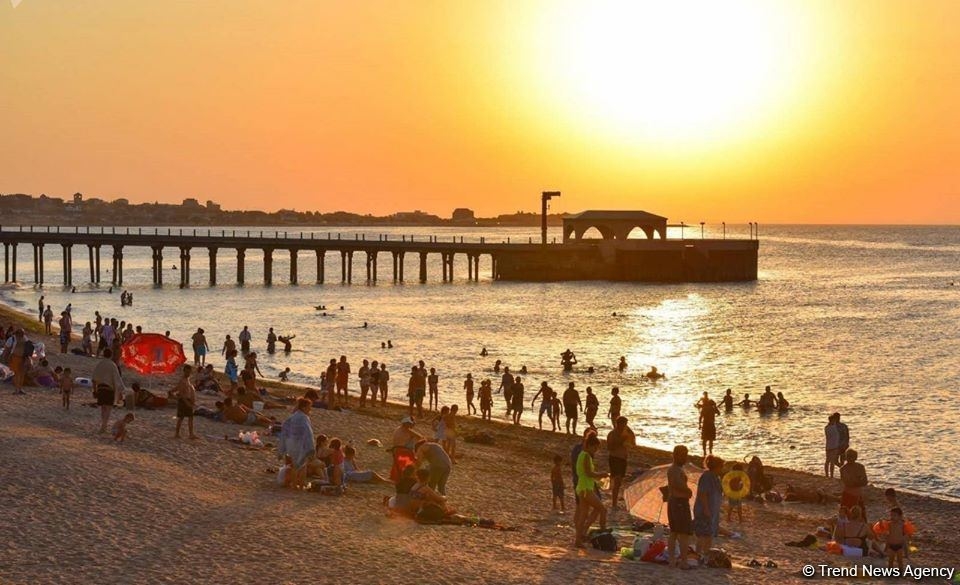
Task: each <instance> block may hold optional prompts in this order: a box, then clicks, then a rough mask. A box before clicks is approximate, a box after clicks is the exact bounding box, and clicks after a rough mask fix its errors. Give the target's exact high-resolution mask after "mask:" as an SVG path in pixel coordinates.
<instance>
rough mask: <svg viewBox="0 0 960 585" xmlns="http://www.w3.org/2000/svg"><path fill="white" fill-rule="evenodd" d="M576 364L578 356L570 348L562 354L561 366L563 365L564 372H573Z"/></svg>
mask: <svg viewBox="0 0 960 585" xmlns="http://www.w3.org/2000/svg"><path fill="white" fill-rule="evenodd" d="M575 363H577V356H576V354H574V353H573V352H572V351H570V348H567V350H566V351H565V352H563V353H561V354H560V364H561V365H563V371H564V372H569V371H570V370H572V369H573V365H574V364H575Z"/></svg>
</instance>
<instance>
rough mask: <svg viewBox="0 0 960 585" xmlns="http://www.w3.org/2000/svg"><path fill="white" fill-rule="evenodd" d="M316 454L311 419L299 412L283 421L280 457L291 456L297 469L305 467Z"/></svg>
mask: <svg viewBox="0 0 960 585" xmlns="http://www.w3.org/2000/svg"><path fill="white" fill-rule="evenodd" d="M315 453H316V451H315V445H314V442H313V428H312V427H311V426H310V417H308V416H307V415H306V414H304V413H303V411H300V410H297V411H295V412H294V413H293V414H292V415H290V416H289V417H288V418H287V420H285V421H283V425H281V427H280V445H279V446H278V447H277V454H278V455H279V456H280V457H283V456H284V455H289V456H290V458H291V459H293V465H294V466H295V467H298V468H299V467H303V466H304V465H306V463H307V460H308V459H309V458H310V457H312V456H313V455H314V454H315Z"/></svg>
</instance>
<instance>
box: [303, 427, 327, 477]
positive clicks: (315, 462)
mask: <svg viewBox="0 0 960 585" xmlns="http://www.w3.org/2000/svg"><path fill="white" fill-rule="evenodd" d="M327 440H328V439H327V436H326V435H317V439H316V441H315V442H314V451H315V452H316V454H315V455H314V456H313V459H312V460H311V461H310V462H309V463H307V477H313V478H316V479H318V480H320V481H321V482H326V481H328V473H327V468H328V467H330V461H331V459H332V458H331V455H332V454H333V449H331V448H330V447H328V446H327Z"/></svg>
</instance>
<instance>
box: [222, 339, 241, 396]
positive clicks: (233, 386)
mask: <svg viewBox="0 0 960 585" xmlns="http://www.w3.org/2000/svg"><path fill="white" fill-rule="evenodd" d="M223 373H224V374H226V375H227V379H228V380H230V390H229V391H227V392H226V394H227V396H232V395H233V393H234V392H236V391H237V388H238V387H239V386H240V372H239V371H238V369H237V350H236V349H231V350H230V351H228V352H227V365H226V366H224V369H223Z"/></svg>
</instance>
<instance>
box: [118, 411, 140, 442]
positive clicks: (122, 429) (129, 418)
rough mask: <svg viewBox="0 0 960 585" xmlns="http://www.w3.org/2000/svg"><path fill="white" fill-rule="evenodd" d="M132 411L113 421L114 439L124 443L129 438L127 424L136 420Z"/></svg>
mask: <svg viewBox="0 0 960 585" xmlns="http://www.w3.org/2000/svg"><path fill="white" fill-rule="evenodd" d="M134 418H135V417H134V416H133V413H132V412H128V413H127V415H126V416H125V417H123V418H121V419H120V420H118V421H117V422H115V423H113V440H114V441H116V442H118V443H122V442H124V441H125V440H126V439H127V425H128V424H130V423H132V422H133V420H134Z"/></svg>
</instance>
